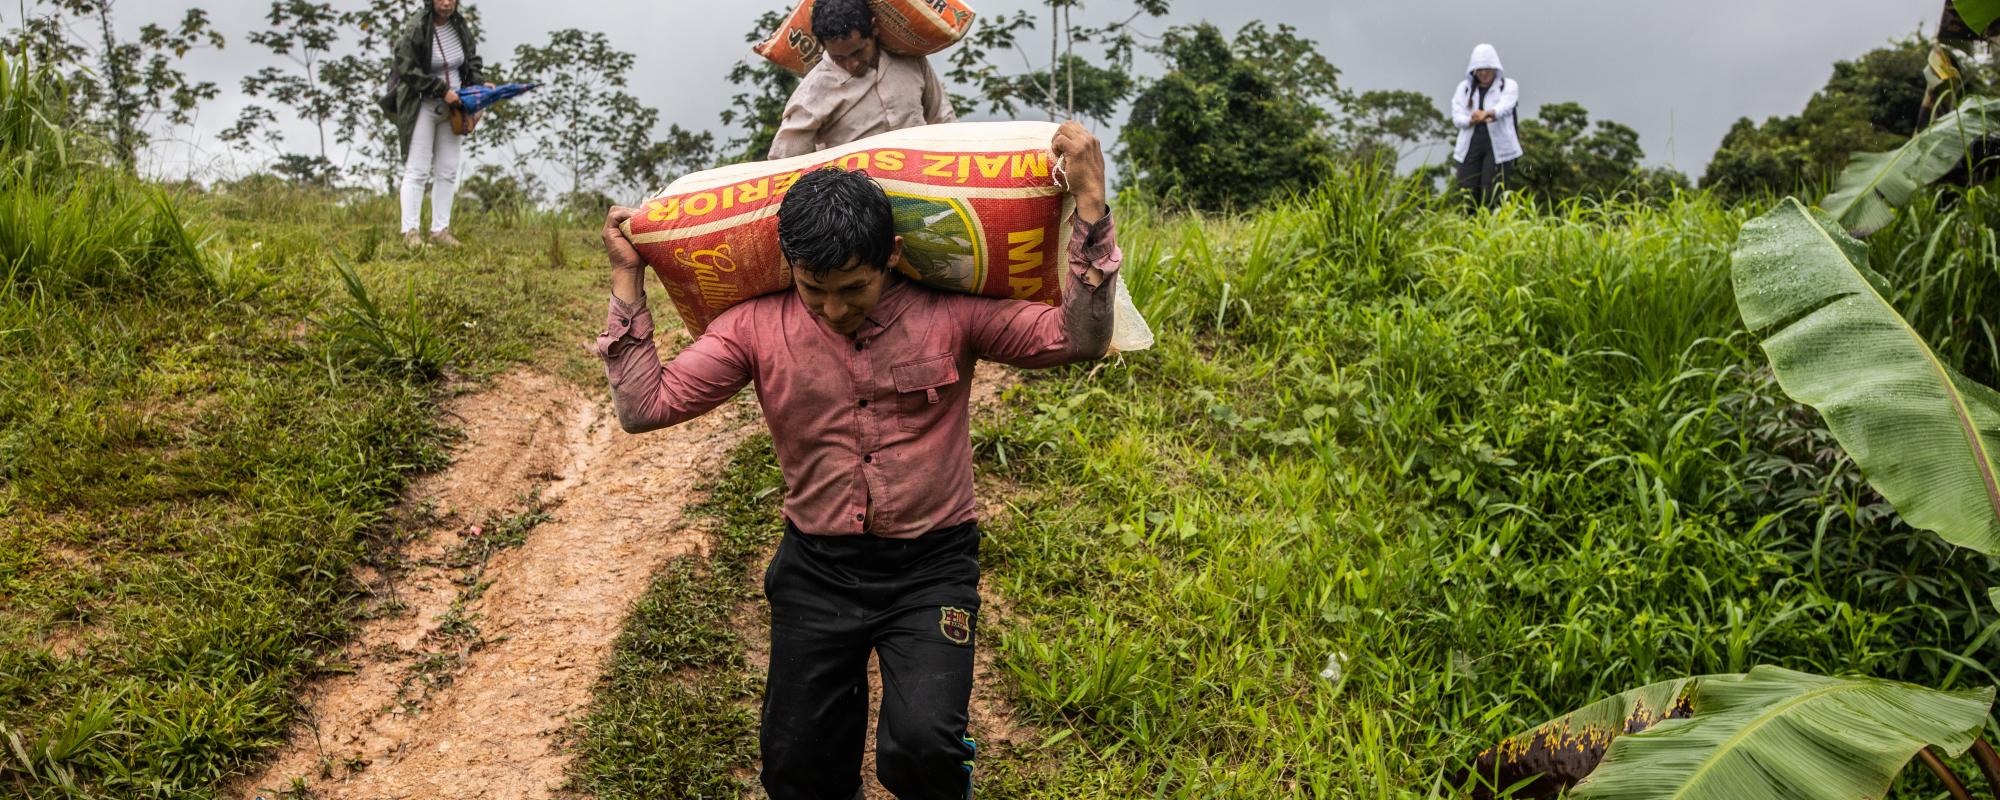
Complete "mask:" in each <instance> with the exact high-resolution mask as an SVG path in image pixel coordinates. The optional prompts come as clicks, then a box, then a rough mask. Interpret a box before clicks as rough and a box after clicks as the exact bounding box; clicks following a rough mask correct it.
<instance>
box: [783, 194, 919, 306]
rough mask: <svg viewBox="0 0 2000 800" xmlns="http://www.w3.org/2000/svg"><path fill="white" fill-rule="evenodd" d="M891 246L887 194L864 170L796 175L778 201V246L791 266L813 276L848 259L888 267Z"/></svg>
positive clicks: (892, 217) (893, 235)
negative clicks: (782, 197)
mask: <svg viewBox="0 0 2000 800" xmlns="http://www.w3.org/2000/svg"><path fill="white" fill-rule="evenodd" d="M895 246H896V221H895V214H894V212H893V211H892V210H891V209H890V207H889V195H887V194H885V193H883V191H882V187H881V186H880V185H878V184H876V183H875V179H873V178H870V177H868V173H867V172H865V171H858V170H857V171H855V172H848V171H847V170H844V169H841V168H839V167H825V168H822V169H816V170H813V171H812V172H808V173H806V174H804V175H801V176H799V180H798V182H797V183H794V184H792V188H791V190H790V191H787V192H785V200H784V202H782V203H779V204H778V249H779V250H782V251H784V254H785V260H787V261H790V262H791V264H792V269H797V270H805V271H806V272H809V273H812V276H813V278H814V279H816V280H823V279H825V278H826V276H827V273H830V272H833V271H834V270H837V269H840V268H842V267H845V266H847V261H848V259H850V258H853V259H860V261H861V263H863V264H867V265H869V266H871V267H874V268H876V269H888V268H889V251H891V250H893V249H895Z"/></svg>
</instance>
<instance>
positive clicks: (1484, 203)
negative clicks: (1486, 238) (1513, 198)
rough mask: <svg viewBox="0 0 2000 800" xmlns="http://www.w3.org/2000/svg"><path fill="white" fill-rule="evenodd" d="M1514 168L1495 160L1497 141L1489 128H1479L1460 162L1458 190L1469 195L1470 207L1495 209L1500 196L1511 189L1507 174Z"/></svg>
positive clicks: (1467, 206)
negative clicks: (1494, 153)
mask: <svg viewBox="0 0 2000 800" xmlns="http://www.w3.org/2000/svg"><path fill="white" fill-rule="evenodd" d="M1513 168H1514V162H1512V161H1508V162H1504V163H1503V162H1498V161H1495V160H1493V138H1492V136H1491V135H1490V134H1488V133H1487V132H1486V126H1484V125H1481V126H1479V127H1478V128H1475V129H1474V130H1473V135H1472V146H1471V147H1470V148H1468V149H1467V151H1466V153H1465V160H1464V161H1460V162H1458V175H1457V177H1458V188H1459V191H1462V192H1464V193H1465V204H1466V208H1468V209H1478V208H1492V207H1493V206H1494V204H1496V203H1498V202H1500V193H1501V192H1503V191H1506V188H1507V173H1509V172H1512V171H1513Z"/></svg>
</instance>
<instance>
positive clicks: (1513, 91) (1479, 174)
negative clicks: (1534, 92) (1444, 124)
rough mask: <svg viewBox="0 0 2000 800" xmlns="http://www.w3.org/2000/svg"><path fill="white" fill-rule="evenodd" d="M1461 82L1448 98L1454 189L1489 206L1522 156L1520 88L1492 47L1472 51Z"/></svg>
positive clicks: (1472, 199)
mask: <svg viewBox="0 0 2000 800" xmlns="http://www.w3.org/2000/svg"><path fill="white" fill-rule="evenodd" d="M1465 72H1466V75H1465V80H1463V81H1459V83H1458V91H1457V92H1456V93H1454V94H1453V95H1452V97H1451V121H1452V123H1453V124H1455V125H1457V126H1458V146H1457V147H1456V148H1454V149H1453V150H1452V158H1453V159H1454V160H1456V161H1457V162H1458V188H1460V189H1462V190H1464V191H1465V192H1467V193H1468V195H1469V196H1470V200H1471V202H1474V203H1478V204H1479V205H1482V206H1490V205H1492V204H1493V203H1494V202H1495V201H1496V200H1498V199H1499V197H1500V192H1501V190H1502V189H1503V188H1505V186H1506V184H1507V173H1508V172H1509V170H1510V169H1511V168H1512V166H1513V162H1514V159H1517V158H1520V157H1521V136H1520V131H1519V129H1518V128H1517V127H1516V126H1515V123H1514V112H1515V110H1516V106H1517V105H1518V104H1519V102H1520V99H1521V85H1520V84H1519V83H1517V82H1515V81H1510V80H1508V79H1507V72H1506V70H1505V69H1504V68H1502V67H1501V66H1500V53H1499V52H1498V51H1496V50H1494V49H1493V45H1490V44H1482V45H1479V46H1478V47H1474V48H1472V60H1471V62H1470V63H1468V64H1467V65H1466V67H1465Z"/></svg>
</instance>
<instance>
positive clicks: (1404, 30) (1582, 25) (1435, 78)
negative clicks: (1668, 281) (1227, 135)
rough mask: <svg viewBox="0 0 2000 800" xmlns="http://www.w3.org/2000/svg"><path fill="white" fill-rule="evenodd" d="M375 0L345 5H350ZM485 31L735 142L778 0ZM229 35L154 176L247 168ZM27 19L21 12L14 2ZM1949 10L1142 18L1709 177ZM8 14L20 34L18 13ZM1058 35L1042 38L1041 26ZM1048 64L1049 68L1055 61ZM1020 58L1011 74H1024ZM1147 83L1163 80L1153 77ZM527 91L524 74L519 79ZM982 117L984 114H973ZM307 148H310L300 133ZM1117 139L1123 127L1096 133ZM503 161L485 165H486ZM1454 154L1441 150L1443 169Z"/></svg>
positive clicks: (1363, 5) (1676, 7)
mask: <svg viewBox="0 0 2000 800" xmlns="http://www.w3.org/2000/svg"><path fill="white" fill-rule="evenodd" d="M361 2H362V0H334V3H335V5H336V6H347V5H359V4H360V3H361ZM466 2H467V3H468V5H469V6H472V7H476V8H478V9H479V11H480V13H481V14H482V15H483V17H484V19H485V28H486V36H487V41H486V42H485V43H484V44H483V51H484V52H485V53H486V54H487V55H488V57H489V58H500V59H506V58H507V54H509V53H510V52H511V51H512V50H513V48H514V46H515V45H517V44H521V43H527V42H540V41H542V40H543V39H544V38H545V37H546V36H547V34H548V32H549V31H550V30H552V29H555V28H561V27H578V28H584V29H587V30H599V31H604V32H605V33H607V34H608V35H609V36H610V38H611V40H612V43H613V44H614V45H615V46H617V47H619V48H621V49H624V50H628V51H631V52H633V53H635V54H636V55H637V57H638V66H637V69H636V71H635V74H634V75H632V77H631V83H632V89H633V93H634V94H636V95H638V97H639V98H640V99H641V100H642V101H644V102H646V103H648V104H650V105H653V106H655V107H657V108H659V109H661V112H662V119H663V121H665V122H672V123H678V124H680V125H681V126H683V127H688V128H694V129H705V130H714V131H717V132H718V134H719V135H727V134H729V133H733V132H731V131H725V130H724V129H723V128H722V126H721V124H720V122H719V121H718V120H717V119H716V115H717V114H718V113H719V112H720V111H721V110H722V109H723V108H724V107H725V106H726V105H727V103H728V99H729V97H730V96H731V95H733V94H734V93H735V92H736V87H734V86H731V85H730V84H729V83H728V82H727V80H726V79H725V76H726V75H727V73H728V71H729V67H730V65H731V64H733V63H734V62H735V61H736V60H737V59H739V58H741V57H742V56H743V55H744V54H745V53H746V52H747V45H745V44H744V42H743V36H744V34H745V33H746V32H747V31H748V29H749V27H750V25H751V23H752V21H753V20H754V19H755V18H756V17H757V15H758V14H759V13H760V12H762V11H764V10H765V9H767V8H775V7H777V6H778V5H779V4H778V3H776V2H769V1H768V0H705V1H704V2H689V0H583V1H582V2H549V0H466ZM972 3H973V7H974V8H975V9H976V10H978V11H980V12H981V13H982V14H986V15H988V16H997V15H999V14H1003V13H1011V12H1013V11H1015V10H1017V9H1023V8H1036V7H1040V5H1041V3H1040V0H972ZM195 4H196V5H200V6H202V7H204V8H207V9H208V10H209V12H210V13H211V15H212V16H213V17H214V18H215V19H216V20H217V21H218V22H219V23H220V27H221V28H222V30H223V32H224V33H225V34H226V35H227V36H228V40H229V43H228V46H227V47H226V49H224V50H222V51H220V52H216V51H201V52H197V53H193V54H190V55H189V57H188V62H189V63H188V66H189V68H190V71H191V72H192V73H193V74H194V75H195V76H197V77H198V78H200V79H204V80H212V81H215V82H216V83H218V84H220V85H221V86H222V88H223V94H222V96H221V97H220V98H218V99H217V100H216V101H214V102H211V103H208V104H206V105H205V106H204V108H203V110H202V116H201V119H200V120H199V122H198V124H197V125H196V126H195V129H194V130H193V131H190V132H184V133H183V134H182V135H180V136H179V137H178V138H179V139H181V140H182V141H181V142H180V143H178V144H176V145H172V146H169V147H165V148H162V149H161V151H160V152H157V153H156V154H155V167H154V171H156V172H161V173H166V174H172V175H176V176H178V175H183V174H187V173H188V172H190V171H193V172H195V173H197V174H196V177H216V175H214V174H213V173H216V172H228V171H234V170H240V169H241V166H240V165H231V164H229V163H228V162H227V161H226V160H220V159H221V157H222V156H224V155H225V154H226V149H225V148H223V147H222V146H221V145H220V143H219V142H217V141H216V139H215V134H216V133H217V132H219V131H221V130H222V129H223V128H225V127H227V126H228V125H229V123H230V122H232V121H233V120H234V119H235V117H236V115H237V112H238V111H239V110H240V109H241V107H242V106H243V104H244V98H243V97H242V95H241V94H240V92H239V90H238V89H237V86H238V84H239V82H240V81H241V78H242V76H243V75H245V74H248V73H250V72H252V71H254V70H256V69H257V68H259V67H262V66H265V65H267V64H278V63H281V62H279V61H278V59H276V58H275V57H273V56H271V55H269V54H268V53H266V52H263V51H262V50H261V49H260V48H257V47H256V46H254V45H251V44H250V43H249V42H248V41H247V40H246V39H245V36H246V35H247V34H248V33H250V32H251V31H254V30H256V29H257V28H258V27H259V26H260V25H261V24H262V23H263V15H264V13H265V10H266V9H268V8H269V6H270V2H269V0H202V1H201V2H198V3H195ZM7 5H10V6H11V5H14V4H11V3H10V4H7ZM188 5H189V3H185V2H174V1H173V0H143V2H139V1H136V0H128V2H125V3H121V4H119V6H118V7H119V13H120V15H121V16H120V18H119V19H118V24H119V26H120V27H123V28H128V29H132V30H136V29H137V28H138V27H139V26H140V25H142V24H145V23H148V22H160V23H166V22H169V21H171V20H175V19H178V18H179V17H180V16H181V14H182V13H183V12H184V11H185V9H186V8H187V7H188ZM1088 6H1089V8H1090V9H1091V10H1090V12H1089V13H1088V14H1079V15H1078V18H1077V20H1076V21H1077V23H1078V24H1079V25H1082V24H1085V23H1100V22H1102V21H1104V20H1108V19H1111V18H1114V17H1116V18H1123V17H1124V16H1126V15H1127V14H1129V13H1130V10H1129V9H1130V7H1131V6H1130V4H1129V3H1128V2H1123V1H1120V0H1091V2H1090V3H1089V4H1088ZM1940 8H1941V3H1940V2H1939V0H1747V1H1746V0H1673V2H1645V3H1637V2H1617V1H1616V0H1487V2H1471V1H1470V0H1428V1H1427V2H1421V3H1419V2H1410V1H1409V0H1367V2H1361V1H1360V0H1174V2H1173V14H1171V15H1170V16H1169V17H1167V18H1165V19H1157V20H1146V21H1144V22H1143V23H1142V26H1141V27H1142V30H1145V31H1147V32H1150V33H1157V32H1159V31H1160V30H1163V29H1164V28H1165V27H1166V26H1167V25H1171V24H1184V23H1192V22H1195V21H1199V20H1208V21H1211V22H1214V23H1215V24H1217V25H1219V26H1221V27H1223V28H1224V29H1225V30H1228V31H1233V30H1235V29H1236V28H1237V27H1239V26H1241V25H1242V24H1244V23H1246V22H1249V21H1251V20H1256V19H1261V20H1265V21H1266V22H1269V23H1273V24H1276V23H1285V24H1290V25H1292V26H1294V27H1296V28H1298V30H1299V32H1300V33H1301V34H1302V35H1304V36H1306V37H1308V38H1310V39H1313V40H1315V41H1317V42H1318V43H1319V45H1320V50H1321V52H1322V53H1324V54H1325V55H1326V56H1327V58H1328V59H1329V60H1331V61H1332V62H1333V63H1334V64H1335V65H1336V66H1338V67H1339V68H1340V69H1341V70H1342V80H1343V81H1344V83H1345V85H1346V86H1347V87H1348V88H1350V89H1354V90H1367V89H1412V90H1416V91H1421V92H1424V93H1427V94H1430V95H1431V96H1433V97H1435V98H1437V102H1438V105H1439V107H1440V108H1442V107H1443V106H1444V104H1445V102H1446V100H1447V99H1448V98H1449V96H1450V94H1451V91H1452V88H1453V87H1454V86H1455V85H1456V84H1457V82H1458V80H1459V78H1460V77H1461V76H1462V74H1463V72H1464V69H1465V62H1466V57H1467V55H1468V54H1469V53H1470V51H1471V49H1472V46H1473V45H1475V44H1477V43H1479V42H1491V43H1492V44H1493V45H1495V46H1496V47H1497V48H1499V51H1500V56H1501V59H1502V60H1503V61H1504V62H1505V63H1506V65H1507V73H1508V76H1509V77H1510V78H1512V79H1514V80H1517V81H1519V82H1520V84H1521V86H1522V89H1523V90H1522V103H1523V105H1524V106H1526V107H1527V108H1529V109H1531V110H1532V109H1533V108H1534V107H1536V106H1538V105H1540V104H1542V103H1548V102H1558V101H1565V100H1571V101H1576V102H1579V103H1582V104H1583V105H1584V107H1586V108H1588V109H1589V110H1590V112H1591V114H1592V117H1593V118H1608V119H1613V120H1617V121H1619V122H1622V123H1625V124H1627V125H1630V126H1632V127H1633V128H1635V129H1637V130H1638V131H1639V133H1640V134H1641V142H1642V144H1643V145H1644V147H1645V150H1646V161H1647V162H1648V163H1650V164H1667V165H1672V166H1675V167H1678V168H1680V169H1681V170H1683V171H1686V172H1688V173H1689V174H1690V176H1691V177H1699V175H1700V172H1701V170H1702V168H1703V167H1704V166H1705V165H1706V164H1707V162H1708V159H1709V156H1710V154H1711V153H1713V151H1714V150H1715V147H1716V145H1717V143H1718V142H1720V141H1721V138H1722V135H1723V133H1724V132H1726V131H1727V129H1728V127H1729V125H1730V124H1731V123H1732V122H1734V121H1735V120H1736V119H1737V118H1738V117H1744V116H1748V117H1752V118H1756V119H1759V120H1761V119H1763V118H1764V117H1766V116H1770V115H1773V114H1791V113H1796V112H1797V111H1798V110H1799V109H1800V108H1802V107H1803V106H1804V104H1805V101H1806V99H1807V98H1808V97H1809V96H1810V95H1811V94H1812V92H1813V91H1814V90H1816V89H1817V88H1819V87H1820V86H1821V85H1823V84H1824V83H1825V81H1826V78H1827V76H1828V74H1829V72H1830V69H1831V65H1832V63H1833V62H1834V61H1835V60H1837V59H1844V58H1852V57H1854V56H1856V55H1859V54H1860V53H1863V52H1866V51H1867V50H1869V49H1871V48H1873V47H1876V46H1879V45H1882V44H1884V43H1886V42H1888V41H1889V40H1891V39H1894V38H1899V37H1902V36H1904V35H1907V34H1909V33H1911V32H1912V31H1915V30H1917V29H1918V28H1919V26H1922V27H1924V28H1926V29H1928V28H1930V27H1931V26H1932V25H1933V24H1934V23H1935V21H1936V19H1937V16H1938V12H1939V9H1940ZM6 11H7V12H10V13H5V14H0V20H4V25H5V26H6V27H12V26H13V25H14V24H15V20H14V16H15V15H14V14H13V13H11V12H12V11H13V9H11V8H10V9H7V10H6ZM1044 30H1046V28H1044ZM1046 57H1047V55H1046V52H1043V53H1042V54H1041V56H1040V58H1042V59H1046ZM1017 61H1018V59H1007V60H1005V61H1003V62H1002V63H1003V65H1005V66H1007V67H1009V68H1017V67H1019V66H1020V65H1019V64H1018V63H1016V62H1017ZM1139 70H1140V72H1141V73H1147V72H1155V73H1156V72H1157V68H1156V67H1154V66H1153V65H1151V64H1148V63H1142V64H1141V65H1140V67H1139ZM510 77H516V76H510ZM973 118H977V116H975V117H973ZM294 127H295V128H297V129H299V130H300V135H299V136H298V137H297V138H296V139H295V142H294V143H295V146H296V147H297V148H299V149H305V148H306V141H307V140H306V139H305V137H304V134H303V126H297V125H295V126H294ZM1100 133H1101V134H1103V135H1112V134H1115V130H1107V131H1101V132H1100ZM502 157H504V156H503V154H500V153H493V152H488V153H485V154H483V156H482V158H483V159H485V160H494V159H498V158H502ZM1436 157H1438V158H1442V157H1444V156H1443V154H1439V155H1438V156H1436Z"/></svg>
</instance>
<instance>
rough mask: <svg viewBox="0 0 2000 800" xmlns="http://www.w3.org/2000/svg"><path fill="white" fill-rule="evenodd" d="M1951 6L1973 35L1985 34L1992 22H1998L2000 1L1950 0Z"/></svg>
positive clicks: (1999, 18)
mask: <svg viewBox="0 0 2000 800" xmlns="http://www.w3.org/2000/svg"><path fill="white" fill-rule="evenodd" d="M1951 6H1952V8H1955V9H1957V10H1958V17H1959V19H1962V20H1965V26H1966V27H1968V28H1971V29H1972V30H1973V31H1974V32H1975V33H1984V32H1986V29H1987V28H1990V27H1993V21H1994V20H2000V0H1951Z"/></svg>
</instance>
